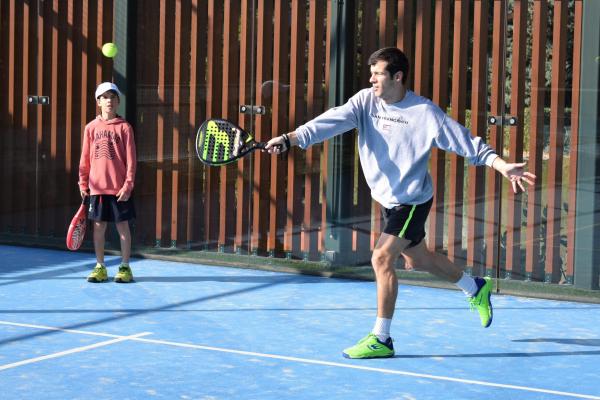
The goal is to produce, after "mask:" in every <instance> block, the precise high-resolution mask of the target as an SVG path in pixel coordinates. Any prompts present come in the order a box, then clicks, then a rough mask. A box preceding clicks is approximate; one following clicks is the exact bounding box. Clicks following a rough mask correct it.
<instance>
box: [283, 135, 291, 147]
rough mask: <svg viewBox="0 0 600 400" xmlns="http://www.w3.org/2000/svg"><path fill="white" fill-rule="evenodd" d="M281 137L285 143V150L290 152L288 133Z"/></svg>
mask: <svg viewBox="0 0 600 400" xmlns="http://www.w3.org/2000/svg"><path fill="white" fill-rule="evenodd" d="M281 137H282V138H283V141H284V143H285V149H286V150H289V149H290V147H291V143H290V138H289V137H288V135H287V133H284V134H283V135H281Z"/></svg>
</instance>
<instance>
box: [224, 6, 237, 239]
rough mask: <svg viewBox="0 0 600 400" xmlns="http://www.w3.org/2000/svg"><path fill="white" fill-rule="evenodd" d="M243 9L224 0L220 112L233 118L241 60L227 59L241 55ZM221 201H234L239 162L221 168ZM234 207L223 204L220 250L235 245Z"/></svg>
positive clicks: (232, 202)
mask: <svg viewBox="0 0 600 400" xmlns="http://www.w3.org/2000/svg"><path fill="white" fill-rule="evenodd" d="M239 17H240V9H239V2H238V1H231V0H227V1H225V5H224V17H223V57H224V62H223V77H222V79H223V81H222V86H223V97H222V99H221V115H222V116H223V118H225V119H229V120H233V119H235V117H237V115H238V104H239V101H238V94H239V88H238V85H239V78H240V76H239V63H236V62H228V61H227V60H235V59H237V58H238V57H239V42H238V23H239ZM219 169H220V171H219V174H220V185H219V204H223V205H224V204H228V205H229V204H235V185H234V182H235V174H236V169H237V166H236V165H235V164H230V165H226V166H222V167H221V168H219ZM235 213H236V211H235V207H230V206H226V207H221V213H220V215H219V250H220V251H224V249H225V248H230V247H232V246H233V238H234V235H235V221H234V219H235Z"/></svg>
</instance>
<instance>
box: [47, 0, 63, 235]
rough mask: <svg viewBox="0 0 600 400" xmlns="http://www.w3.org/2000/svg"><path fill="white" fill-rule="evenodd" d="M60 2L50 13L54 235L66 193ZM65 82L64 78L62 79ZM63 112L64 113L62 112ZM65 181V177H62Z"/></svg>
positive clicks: (50, 183)
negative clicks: (61, 168) (62, 165)
mask: <svg viewBox="0 0 600 400" xmlns="http://www.w3.org/2000/svg"><path fill="white" fill-rule="evenodd" d="M58 7H59V2H58V0H54V1H53V2H52V10H51V14H50V25H51V29H52V39H51V40H52V44H51V49H52V54H51V64H50V69H51V83H50V93H49V94H50V121H49V122H50V129H49V131H50V160H49V167H50V168H49V173H50V176H49V179H48V180H47V181H46V184H48V190H47V192H46V196H45V199H46V204H47V205H48V204H51V206H52V218H51V220H50V221H51V222H50V223H51V227H52V228H51V229H50V232H51V234H52V235H56V234H58V232H57V231H55V227H57V226H58V224H59V223H60V218H57V217H59V213H58V209H59V203H58V196H59V193H64V191H63V190H61V189H62V188H59V185H61V183H60V181H59V180H58V174H59V171H58V165H59V157H60V156H61V154H60V151H59V138H58V124H59V121H58V120H59V112H58V110H59V107H60V108H61V109H62V108H63V106H64V105H62V104H61V100H62V99H64V97H63V96H59V88H58V85H59V81H58V77H59V71H60V73H61V74H62V73H63V71H64V69H63V67H64V64H63V63H62V60H61V58H60V54H59V18H58V17H59V8H58ZM61 81H62V82H64V79H61ZM63 93H64V92H63ZM61 114H62V113H61ZM61 180H62V181H64V179H61ZM61 186H62V185H61ZM63 220H64V218H63Z"/></svg>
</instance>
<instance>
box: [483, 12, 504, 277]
mask: <svg viewBox="0 0 600 400" xmlns="http://www.w3.org/2000/svg"><path fill="white" fill-rule="evenodd" d="M505 7H506V0H495V1H494V22H493V31H492V63H491V66H492V81H491V94H492V95H491V99H490V113H491V115H497V116H500V115H502V113H503V112H504V70H505V67H504V63H505V60H504V46H505V40H504V35H505V20H506V15H505V13H506V10H505ZM502 134H503V133H502V130H501V129H500V127H499V126H492V127H491V128H490V132H489V142H488V143H489V144H490V145H491V146H492V147H493V148H494V149H496V152H497V153H498V155H500V156H502V154H503V140H502V139H503V136H502ZM486 182H487V186H486V199H487V207H488V208H487V210H486V219H485V220H486V223H485V232H486V233H485V247H486V261H485V263H486V265H487V266H488V267H489V268H498V240H499V236H498V232H499V230H500V228H501V221H500V195H501V194H500V190H501V187H502V186H501V177H500V175H499V174H497V173H496V171H494V170H493V169H491V168H488V170H487V172H486Z"/></svg>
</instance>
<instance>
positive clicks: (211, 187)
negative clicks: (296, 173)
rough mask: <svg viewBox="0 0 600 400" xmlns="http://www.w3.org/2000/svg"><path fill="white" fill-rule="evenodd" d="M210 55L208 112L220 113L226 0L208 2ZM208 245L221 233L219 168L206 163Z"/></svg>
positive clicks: (211, 115)
mask: <svg viewBox="0 0 600 400" xmlns="http://www.w3.org/2000/svg"><path fill="white" fill-rule="evenodd" d="M207 22H208V56H207V74H206V116H207V118H211V117H218V116H219V114H220V107H221V96H222V91H221V83H222V80H223V75H222V74H223V69H222V61H223V46H222V36H223V2H222V1H217V0H210V1H209V2H208V21H207ZM204 171H205V175H204V176H205V178H204V179H205V187H204V197H205V201H206V203H205V207H204V223H205V238H204V240H205V247H206V248H212V247H213V246H215V245H217V242H218V233H219V226H218V224H219V213H220V212H221V209H220V206H219V169H218V168H209V167H205V169H204Z"/></svg>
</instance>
